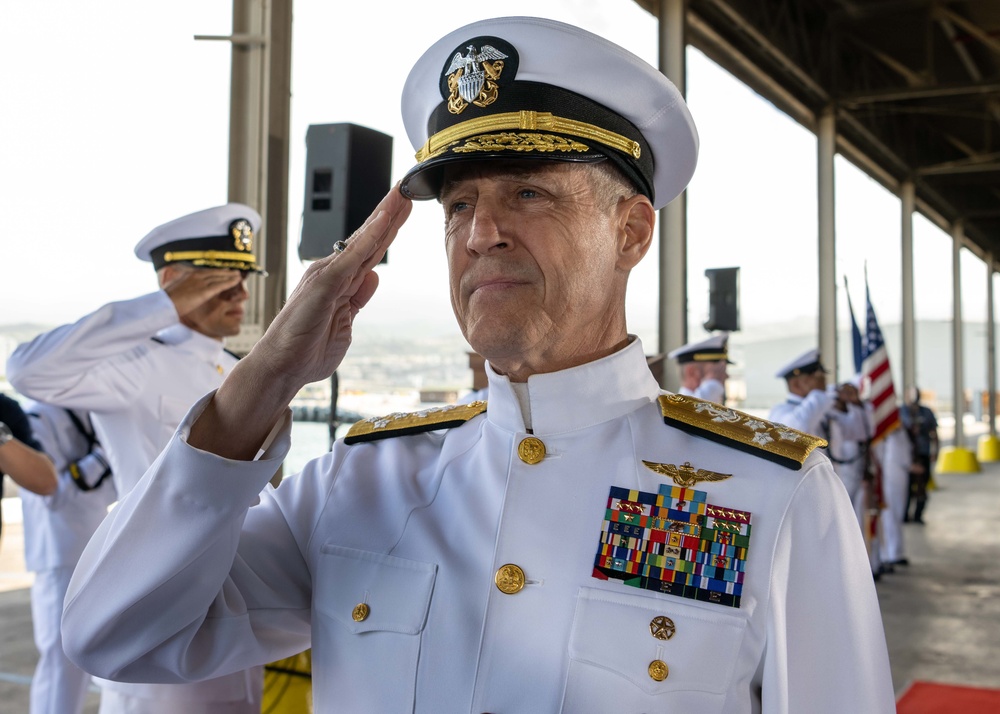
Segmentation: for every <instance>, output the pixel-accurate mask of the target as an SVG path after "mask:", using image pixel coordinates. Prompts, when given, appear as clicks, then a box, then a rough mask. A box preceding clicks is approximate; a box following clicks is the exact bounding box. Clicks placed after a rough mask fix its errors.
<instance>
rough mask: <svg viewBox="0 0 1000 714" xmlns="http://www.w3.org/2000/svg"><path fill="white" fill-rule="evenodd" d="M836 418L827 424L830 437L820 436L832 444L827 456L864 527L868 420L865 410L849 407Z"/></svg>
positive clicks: (836, 412)
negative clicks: (865, 449)
mask: <svg viewBox="0 0 1000 714" xmlns="http://www.w3.org/2000/svg"><path fill="white" fill-rule="evenodd" d="M833 414H834V415H835V416H834V418H831V419H830V420H829V422H828V423H827V425H826V427H825V429H826V432H827V433H826V434H823V433H821V434H820V436H822V437H823V438H825V439H826V440H827V441H828V442H829V446H828V447H827V452H826V453H827V456H829V457H830V461H832V462H833V470H834V471H836V472H837V476H839V477H840V480H841V482H842V483H843V484H844V488H846V489H847V494H848V495H849V496H850V497H851V502H852V503H853V504H854V511H855V515H856V516H857V518H858V523H859V524H860V523H863V521H864V519H863V515H864V508H865V505H866V504H865V488H864V476H865V458H864V456H865V454H864V448H863V447H864V445H865V444H866V443H867V442H868V440H869V439H870V438H871V433H870V430H869V427H868V419H867V416H866V414H865V410H864V408H863V407H860V406H858V405H856V404H848V405H847V412H846V413H845V412H840V411H836V410H834V411H833Z"/></svg>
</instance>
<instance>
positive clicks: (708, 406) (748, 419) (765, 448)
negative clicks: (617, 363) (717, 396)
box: [659, 394, 826, 470]
mask: <svg viewBox="0 0 1000 714" xmlns="http://www.w3.org/2000/svg"><path fill="white" fill-rule="evenodd" d="M659 401H660V411H661V412H662V413H663V421H664V423H666V424H669V425H670V426H674V427H677V428H678V429H680V430H682V431H686V432H687V433H689V434H693V435H695V436H701V437H704V438H706V439H710V440H712V441H715V442H717V443H720V444H725V445H726V446H730V447H732V448H735V449H739V450H740V451H746V452H747V453H750V454H756V455H757V456H761V457H763V458H765V459H768V460H769V461H774V462H775V463H778V464H781V465H782V466H785V467H787V468H790V469H795V470H798V469H800V468H802V464H803V463H805V460H806V457H807V456H809V454H810V453H812V450H813V449H815V448H817V447H823V446H826V441H824V440H823V439H820V438H818V437H815V436H812V435H811V434H806V433H804V432H801V431H798V430H796V429H792V428H790V427H787V426H785V425H783V424H774V423H772V422H769V421H765V420H764V419H758V418H757V417H755V416H751V415H750V414H745V413H743V412H740V411H736V410H735V409H730V408H728V407H724V406H722V405H721V404H716V403H715V402H708V401H705V400H704V399H697V398H695V397H686V396H684V395H681V394H664V395H661V396H660V400H659Z"/></svg>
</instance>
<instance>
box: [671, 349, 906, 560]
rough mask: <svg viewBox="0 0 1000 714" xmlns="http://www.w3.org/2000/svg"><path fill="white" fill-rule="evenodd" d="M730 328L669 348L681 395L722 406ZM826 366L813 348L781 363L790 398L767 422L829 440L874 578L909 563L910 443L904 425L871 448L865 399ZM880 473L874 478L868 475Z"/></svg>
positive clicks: (830, 453)
mask: <svg viewBox="0 0 1000 714" xmlns="http://www.w3.org/2000/svg"><path fill="white" fill-rule="evenodd" d="M728 340H729V334H728V333H725V332H723V333H719V334H716V335H712V336H711V337H709V338H707V339H705V340H701V341H698V342H692V343H689V344H686V345H684V346H683V347H679V348H678V349H676V350H674V351H672V352H670V353H669V354H668V357H669V358H670V359H673V360H676V361H677V365H678V368H679V370H680V387H679V389H678V392H679V393H680V394H683V395H686V396H691V397H697V398H698V399H704V400H707V401H710V402H717V403H719V404H725V401H726V394H725V382H726V379H727V377H728V373H727V367H728V365H730V364H732V361H731V360H730V359H729V354H728ZM827 374H828V372H827V370H826V368H825V367H824V366H823V363H822V360H821V355H820V352H819V350H816V349H810V350H807V351H806V352H804V353H802V354H800V355H798V356H797V357H795V358H794V359H793V360H791V361H790V362H788V363H787V364H785V365H784V366H782V367H781V368H780V369H779V370H778V371H777V372H776V373H775V377H776V378H777V379H782V380H784V381H785V383H786V386H787V390H788V396H787V398H786V399H785V400H784V401H782V402H780V403H779V404H776V405H775V406H774V407H773V408H772V409H771V411H770V414H769V416H768V419H769V420H770V421H773V422H777V423H780V424H784V425H786V426H790V427H792V428H793V429H798V430H799V431H803V432H805V433H807V434H812V435H814V436H818V437H821V438H822V439H825V440H826V442H827V447H826V449H825V451H826V455H827V456H828V457H829V459H830V461H831V462H832V464H833V469H834V471H835V472H836V473H837V476H839V477H840V480H841V481H842V482H843V484H844V488H845V489H846V490H847V494H848V496H850V499H851V503H852V505H853V506H854V511H855V515H856V516H857V519H858V525H859V527H860V528H861V531H862V533H863V535H864V537H865V542H866V544H867V546H868V552H869V559H870V562H871V567H872V574H873V575H874V576H875V577H876V579H877V578H878V577H879V576H880V575H881V574H882V573H884V572H891V571H892V569H893V568H894V566H896V565H906V564H908V561H907V559H906V557H905V555H904V551H903V538H902V523H903V518H904V515H905V509H906V506H905V504H906V492H907V489H908V488H909V486H908V481H909V476H908V472H909V467H910V458H911V457H910V446H909V442H908V441H907V438H906V433H905V431H904V430H903V429H896V430H895V431H893V432H890V433H889V434H887V435H886V436H885V438H884V439H881V440H880V441H879V442H878V443H876V444H873V445H871V450H872V453H869V444H870V442H871V440H872V436H873V434H874V432H873V419H872V415H871V406H870V405H869V404H868V403H866V402H863V401H862V400H861V397H860V395H859V392H858V387H857V385H855V384H853V383H850V382H847V383H844V384H839V385H838V384H831V385H828V384H827ZM876 470H878V476H880V478H874V477H875V472H876Z"/></svg>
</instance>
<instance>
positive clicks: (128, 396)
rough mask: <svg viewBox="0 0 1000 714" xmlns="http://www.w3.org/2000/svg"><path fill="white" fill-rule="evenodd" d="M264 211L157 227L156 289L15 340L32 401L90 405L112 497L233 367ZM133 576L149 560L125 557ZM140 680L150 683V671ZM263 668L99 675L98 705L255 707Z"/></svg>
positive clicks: (16, 374) (144, 248) (222, 210)
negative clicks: (178, 680) (128, 679)
mask: <svg viewBox="0 0 1000 714" xmlns="http://www.w3.org/2000/svg"><path fill="white" fill-rule="evenodd" d="M260 221H261V219H260V216H259V215H258V214H257V212H256V211H254V210H253V209H252V208H250V207H249V206H245V205H243V204H239V203H229V204H225V205H222V206H217V207H213V208H209V209H206V210H202V211H198V212H196V213H192V214H189V215H186V216H183V217H181V218H177V219H175V220H172V221H170V222H168V223H165V224H163V225H161V226H158V227H157V228H154V229H153V230H152V231H150V233H149V234H147V235H146V236H145V237H144V238H143V239H142V240H141V241H139V243H138V244H137V245H136V247H135V253H136V256H137V257H138V258H140V259H141V260H145V261H149V262H152V264H153V267H154V268H155V269H156V273H157V277H158V280H159V284H160V289H159V290H157V291H156V292H154V293H150V294H148V295H144V296H141V297H137V298H133V299H130V300H123V301H121V302H113V303H110V304H108V305H104V306H103V307H101V308H99V309H97V310H96V311H95V312H93V313H91V314H89V315H87V316H85V317H83V318H81V319H80V320H79V321H77V322H76V323H74V324H71V325H64V326H62V327H58V328H56V329H54V330H52V331H50V332H47V333H44V334H42V335H39V336H38V337H36V338H35V339H34V340H32V341H31V342H28V343H25V344H22V345H19V346H18V347H17V349H16V350H15V351H14V353H13V355H11V357H10V359H9V360H8V363H7V377H8V379H9V380H10V382H11V384H12V385H14V387H15V388H16V389H17V390H18V391H19V392H20V393H22V394H24V395H27V396H29V397H31V398H32V399H35V400H37V401H40V402H45V403H49V404H56V405H59V406H63V407H68V408H72V409H77V410H81V411H87V412H90V413H91V417H92V420H93V425H94V429H95V431H96V434H97V437H98V439H99V440H100V442H101V444H102V445H103V446H104V449H105V451H106V453H107V457H108V461H109V462H110V465H111V469H112V473H113V478H114V485H115V487H116V489H117V492H118V495H119V497H122V496H124V495H125V494H127V493H128V492H129V491H131V490H132V488H133V487H134V486H135V485H136V483H137V482H138V481H139V478H140V477H141V476H142V474H143V473H144V472H145V471H146V469H147V468H148V467H149V465H150V464H151V463H153V461H154V460H155V459H156V457H157V456H158V455H159V453H160V450H161V449H162V448H163V447H164V446H165V445H166V443H167V442H168V441H169V439H170V436H171V434H173V432H174V430H175V429H176V427H177V425H178V424H179V423H180V420H181V418H182V417H183V416H184V414H185V412H186V411H187V410H188V408H190V406H191V405H192V404H194V402H196V401H197V400H198V399H199V398H200V397H201V396H202V395H204V394H206V393H207V392H210V391H211V390H213V389H215V388H216V387H218V386H219V385H220V384H221V383H222V381H223V379H224V378H225V377H226V375H227V374H229V372H230V371H231V370H232V368H233V365H235V364H236V362H237V358H236V357H235V356H234V355H233V354H231V353H229V352H227V351H226V349H225V344H224V340H225V338H226V337H231V336H233V335H236V334H238V333H239V330H240V322H241V320H242V317H243V313H244V306H245V303H246V300H247V296H248V293H247V290H246V284H245V281H246V277H247V275H248V274H249V273H262V272H263V270H262V269H261V268H260V267H259V266H258V264H257V262H256V258H255V255H254V253H253V238H254V235H255V233H256V232H257V231H259V229H260ZM123 565H124V566H125V567H126V569H127V570H128V571H129V572H130V573H134V572H135V571H136V570H137V569H140V568H146V567H149V566H150V565H151V564H150V563H148V562H142V563H141V564H139V563H136V562H134V561H131V562H128V563H123ZM145 681H146V682H155V681H156V678H155V677H151V678H149V679H147V680H145ZM261 683H262V672H261V670H260V668H254V669H253V670H251V671H246V672H239V673H234V674H229V675H226V676H225V677H222V678H219V679H214V680H212V681H206V682H192V683H188V684H183V685H177V684H172V685H168V686H165V685H162V684H149V683H142V684H123V683H120V682H110V681H102V682H101V686H102V697H101V713H102V714H110V713H116V712H126V711H127V712H129V714H134V713H139V714H160V713H161V712H171V713H172V712H178V713H179V714H181V713H182V714H193V713H195V712H206V713H208V712H212V713H214V712H241V713H242V712H248V713H249V712H255V713H256V712H259V709H260V691H261V686H262V684H261Z"/></svg>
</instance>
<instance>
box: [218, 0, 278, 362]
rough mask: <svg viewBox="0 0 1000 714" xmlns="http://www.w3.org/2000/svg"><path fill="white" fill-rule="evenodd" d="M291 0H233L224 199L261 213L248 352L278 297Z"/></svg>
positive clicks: (243, 346)
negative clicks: (260, 267)
mask: <svg viewBox="0 0 1000 714" xmlns="http://www.w3.org/2000/svg"><path fill="white" fill-rule="evenodd" d="M291 23H292V2H291V0H235V1H234V2H233V34H232V36H231V37H227V38H219V37H205V38H201V39H225V40H229V41H230V42H232V46H233V52H232V75H231V77H232V78H231V85H230V106H229V200H230V201H238V202H240V203H245V204H247V205H249V206H252V207H254V208H255V209H257V211H258V212H259V213H260V214H261V216H262V218H263V220H264V226H263V230H262V231H261V235H260V236H257V239H256V241H255V246H254V251H255V253H256V254H257V257H258V259H260V261H261V262H262V263H263V264H264V265H265V267H266V268H267V270H268V273H269V277H268V278H267V279H266V280H261V279H260V278H252V279H251V280H250V281H249V283H248V288H249V290H250V299H249V300H248V301H247V314H246V317H245V318H244V320H243V328H242V330H241V333H240V335H239V337H237V338H233V339H231V340H229V341H227V344H228V345H229V346H230V349H232V350H233V351H235V352H247V351H249V350H250V348H251V347H252V346H253V345H254V343H255V342H256V341H257V340H258V339H260V336H261V335H262V334H263V333H264V330H265V329H266V328H267V326H268V325H269V324H270V323H271V320H273V319H274V316H275V315H276V314H277V312H278V310H279V309H280V307H281V305H282V303H283V302H284V299H285V262H286V257H285V256H286V254H287V224H288V134H289V125H290V112H291V110H290V106H291V43H292V32H291Z"/></svg>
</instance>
